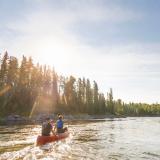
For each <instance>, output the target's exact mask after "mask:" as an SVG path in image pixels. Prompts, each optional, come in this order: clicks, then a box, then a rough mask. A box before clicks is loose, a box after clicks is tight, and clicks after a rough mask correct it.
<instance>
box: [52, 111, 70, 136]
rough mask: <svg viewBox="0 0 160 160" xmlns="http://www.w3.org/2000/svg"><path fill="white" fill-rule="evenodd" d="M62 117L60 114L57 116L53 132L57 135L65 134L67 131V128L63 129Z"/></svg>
mask: <svg viewBox="0 0 160 160" xmlns="http://www.w3.org/2000/svg"><path fill="white" fill-rule="evenodd" d="M63 124H64V122H63V116H62V115H61V114H58V120H57V122H56V125H55V128H54V131H55V130H57V133H64V132H66V131H67V130H68V129H67V127H65V128H63Z"/></svg>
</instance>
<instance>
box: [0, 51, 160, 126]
mask: <svg viewBox="0 0 160 160" xmlns="http://www.w3.org/2000/svg"><path fill="white" fill-rule="evenodd" d="M57 113H62V114H64V115H66V116H68V117H70V118H71V117H72V118H71V119H78V117H79V118H81V119H87V118H88V119H91V118H92V119H96V118H98V117H104V118H117V117H138V116H139V117H144V116H160V104H158V103H155V104H147V103H133V102H131V103H125V102H123V101H122V100H121V99H117V100H115V99H114V97H113V91H112V89H110V90H109V92H106V93H101V92H99V87H98V84H97V82H96V81H93V82H91V81H90V80H89V79H88V78H85V77H83V78H75V77H74V76H72V75H71V76H68V77H65V76H62V75H58V73H56V71H55V70H54V68H52V69H51V67H50V66H47V65H40V64H39V63H37V64H34V63H33V60H32V58H31V57H29V58H27V57H25V56H23V57H22V60H21V61H20V60H19V59H17V58H16V57H13V56H9V55H8V53H7V52H5V53H4V54H3V55H0V124H2V122H5V121H18V119H19V121H24V122H26V123H28V122H30V121H32V120H35V119H36V118H35V119H34V118H33V117H38V115H43V114H44V115H47V114H48V115H51V114H55V115H56V114H57ZM69 115H70V116H69ZM71 115H72V116H71ZM9 116H10V120H9V119H7V118H8V117H9ZM16 117H17V118H16ZM42 117H43V116H42ZM66 119H67V118H66ZM35 121H36V120H35Z"/></svg>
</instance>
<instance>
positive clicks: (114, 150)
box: [0, 117, 160, 160]
mask: <svg viewBox="0 0 160 160" xmlns="http://www.w3.org/2000/svg"><path fill="white" fill-rule="evenodd" d="M69 131H70V136H69V137H68V138H66V139H64V140H61V141H57V142H54V143H50V144H46V145H44V146H42V147H36V146H35V141H36V137H37V135H38V134H40V133H41V126H40V125H25V126H22V125H21V126H0V160H37V159H41V160H108V159H111V160H132V159H133V160H145V159H149V160H159V159H160V117H143V118H141V117H139V118H135V117H130V118H115V119H103V120H101V119H98V120H88V121H77V122H73V123H69Z"/></svg>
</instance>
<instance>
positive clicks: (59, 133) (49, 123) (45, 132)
mask: <svg viewBox="0 0 160 160" xmlns="http://www.w3.org/2000/svg"><path fill="white" fill-rule="evenodd" d="M52 128H53V120H51V119H50V118H47V119H46V121H45V122H44V123H43V124H42V135H41V136H38V137H37V141H36V146H41V145H44V144H46V143H50V142H54V141H57V140H60V139H64V138H67V137H68V136H69V132H68V130H67V128H63V116H62V115H58V120H57V123H56V125H55V127H54V130H53V129H52ZM55 130H56V132H55ZM51 132H52V133H53V135H50V133H51Z"/></svg>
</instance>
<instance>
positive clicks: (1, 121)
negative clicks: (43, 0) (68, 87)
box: [0, 114, 125, 125]
mask: <svg viewBox="0 0 160 160" xmlns="http://www.w3.org/2000/svg"><path fill="white" fill-rule="evenodd" d="M46 117H50V118H51V119H53V120H56V119H57V115H56V114H39V115H35V116H33V117H24V116H20V115H9V116H7V117H3V118H0V125H13V124H19V125H21V124H25V125H27V124H41V123H42V122H43V121H45V119H46ZM106 118H125V116H119V115H113V114H105V115H88V114H72V115H71V114H67V115H64V120H65V121H77V120H78V121H79V120H93V119H106Z"/></svg>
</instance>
